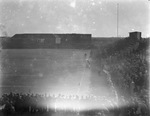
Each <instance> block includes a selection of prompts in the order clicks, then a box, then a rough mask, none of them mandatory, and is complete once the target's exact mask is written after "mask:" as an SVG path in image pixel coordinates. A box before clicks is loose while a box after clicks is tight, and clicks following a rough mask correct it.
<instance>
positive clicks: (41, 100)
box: [0, 93, 147, 116]
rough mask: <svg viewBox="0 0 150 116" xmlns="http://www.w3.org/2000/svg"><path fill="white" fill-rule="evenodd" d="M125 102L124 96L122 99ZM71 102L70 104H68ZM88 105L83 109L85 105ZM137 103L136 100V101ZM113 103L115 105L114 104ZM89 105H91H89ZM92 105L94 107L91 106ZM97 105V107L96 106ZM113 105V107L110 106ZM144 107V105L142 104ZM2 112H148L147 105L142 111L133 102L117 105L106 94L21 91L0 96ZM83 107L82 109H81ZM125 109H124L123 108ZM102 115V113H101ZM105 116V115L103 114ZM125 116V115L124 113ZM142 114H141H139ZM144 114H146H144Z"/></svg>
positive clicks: (128, 114)
mask: <svg viewBox="0 0 150 116" xmlns="http://www.w3.org/2000/svg"><path fill="white" fill-rule="evenodd" d="M120 100H122V101H124V102H128V103H129V101H125V99H124V98H122V99H120ZM122 103H123V102H122ZM67 104H70V105H67ZM82 104H84V106H86V107H85V109H83V105H82ZM134 104H136V102H135V103H134ZM112 105H113V106H112ZM88 106H89V107H88ZM90 106H92V107H90ZM96 106H97V107H96ZM110 106H111V107H110ZM142 107H143V106H142ZM0 108H1V110H0V112H3V113H4V114H13V113H19V114H20V113H21V114H22V113H30V114H35V113H45V112H46V113H56V112H60V111H61V112H62V111H63V112H68V111H69V112H72V113H79V112H80V111H82V113H84V114H87V113H89V114H90V113H91V112H93V111H95V113H96V112H97V111H96V110H98V111H99V113H100V112H101V113H102V112H103V113H104V112H105V113H108V112H109V113H116V116H117V115H119V113H124V114H125V115H126V116H136V115H134V114H136V113H137V112H140V113H139V114H141V113H143V114H144V113H147V112H145V111H146V109H145V107H143V108H144V109H143V108H141V109H140V111H139V109H138V106H136V105H135V106H133V104H131V105H130V104H128V105H126V106H123V107H121V106H119V107H117V106H115V103H114V104H113V101H111V100H110V99H109V98H106V97H105V96H101V97H96V96H81V97H79V96H78V95H72V96H64V95H61V94H59V95H57V96H55V95H46V94H45V95H41V94H19V93H9V94H3V95H2V97H1V98H0ZM80 109H82V110H80ZM122 109H124V110H122ZM131 114H132V115H131ZM100 116H101V115H100ZM102 116H103V115H102ZM123 116H124V115H123ZM139 116H140V115H139ZM143 116H146V114H145V115H143Z"/></svg>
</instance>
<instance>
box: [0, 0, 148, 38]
mask: <svg viewBox="0 0 150 116" xmlns="http://www.w3.org/2000/svg"><path fill="white" fill-rule="evenodd" d="M117 3H119V7H118V9H119V36H128V32H130V31H141V32H142V36H143V37H146V36H150V34H149V32H148V31H149V30H150V29H149V27H150V24H149V19H150V17H149V15H148V14H149V10H150V6H149V4H150V1H148V0H0V31H1V32H0V34H1V35H2V34H6V33H4V32H5V31H6V32H7V35H9V36H12V35H14V34H16V33H91V34H92V36H99V37H104V36H105V37H107V36H108V37H115V36H116V35H117V31H116V30H117Z"/></svg>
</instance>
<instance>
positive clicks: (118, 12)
mask: <svg viewBox="0 0 150 116" xmlns="http://www.w3.org/2000/svg"><path fill="white" fill-rule="evenodd" d="M118 33H119V3H117V37H118Z"/></svg>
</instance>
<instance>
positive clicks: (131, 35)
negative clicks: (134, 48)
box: [129, 31, 142, 40]
mask: <svg viewBox="0 0 150 116" xmlns="http://www.w3.org/2000/svg"><path fill="white" fill-rule="evenodd" d="M141 35H142V33H141V32H138V31H135V32H130V33H129V38H133V39H138V40H140V39H141Z"/></svg>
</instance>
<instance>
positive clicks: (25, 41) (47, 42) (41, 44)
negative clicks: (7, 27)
mask: <svg viewBox="0 0 150 116" xmlns="http://www.w3.org/2000/svg"><path fill="white" fill-rule="evenodd" d="M58 41H59V42H58ZM91 43H92V42H91V34H16V35H14V36H13V37H12V38H10V39H8V40H7V41H3V43H2V46H3V48H4V49H26V48H28V49H35V48H36V49H38V48H53V49H55V48H61V49H63V48H65V49H66V48H68V49H90V48H91Z"/></svg>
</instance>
